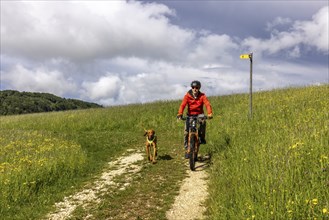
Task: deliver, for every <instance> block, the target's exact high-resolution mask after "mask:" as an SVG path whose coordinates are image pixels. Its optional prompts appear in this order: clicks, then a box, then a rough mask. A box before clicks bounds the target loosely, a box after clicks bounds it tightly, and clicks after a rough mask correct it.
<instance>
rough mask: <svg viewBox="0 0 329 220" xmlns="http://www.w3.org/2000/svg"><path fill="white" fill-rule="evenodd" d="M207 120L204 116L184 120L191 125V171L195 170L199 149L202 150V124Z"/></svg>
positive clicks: (188, 150) (189, 139) (189, 147)
mask: <svg viewBox="0 0 329 220" xmlns="http://www.w3.org/2000/svg"><path fill="white" fill-rule="evenodd" d="M206 119H207V116H205V115H203V114H200V115H193V116H187V117H186V118H183V120H188V123H189V130H188V132H189V136H188V148H187V153H188V155H189V159H190V169H191V170H192V171H193V170H195V161H196V160H197V157H198V153H199V148H200V141H199V139H200V137H199V129H200V123H201V122H202V121H204V120H206Z"/></svg>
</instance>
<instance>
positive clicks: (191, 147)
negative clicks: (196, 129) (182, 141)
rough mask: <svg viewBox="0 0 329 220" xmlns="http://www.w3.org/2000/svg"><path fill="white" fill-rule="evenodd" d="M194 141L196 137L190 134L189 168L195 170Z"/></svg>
mask: <svg viewBox="0 0 329 220" xmlns="http://www.w3.org/2000/svg"><path fill="white" fill-rule="evenodd" d="M196 141H197V138H196V136H195V134H192V135H191V137H190V155H189V156H190V169H191V170H192V171H194V170H195V161H196V158H195V157H196V155H195V148H196V147H197V146H196V144H197V143H196Z"/></svg>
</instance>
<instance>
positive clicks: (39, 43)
mask: <svg viewBox="0 0 329 220" xmlns="http://www.w3.org/2000/svg"><path fill="white" fill-rule="evenodd" d="M1 7H2V9H1V13H2V14H3V17H4V19H1V38H2V39H1V41H2V52H3V53H6V54H10V55H24V56H29V57H35V58H39V59H44V58H57V57H64V58H68V59H72V60H75V59H95V58H99V57H101V58H112V57H114V56H128V57H129V56H141V57H145V56H146V57H149V58H152V57H157V58H160V57H166V58H167V59H169V58H170V57H173V58H174V57H176V58H177V57H179V56H178V55H179V54H181V52H180V51H183V49H184V47H185V45H186V44H188V43H189V42H190V41H191V39H192V38H193V33H192V32H190V31H187V30H184V29H180V28H178V27H176V26H173V25H171V24H170V23H169V21H168V19H167V17H166V16H167V15H172V14H174V12H173V11H172V10H170V9H169V8H168V7H166V6H164V5H161V4H141V3H139V2H134V1H129V2H124V1H107V2H105V1H100V2H88V1H87V2H85V1H82V2H74V1H73V2H67V1H60V2H49V1H46V2H45V1H41V2H40V1H35V2H29V3H26V2H17V1H15V2H11V1H6V2H3V3H1ZM12 14H15V15H16V16H12ZM13 25H14V27H13Z"/></svg>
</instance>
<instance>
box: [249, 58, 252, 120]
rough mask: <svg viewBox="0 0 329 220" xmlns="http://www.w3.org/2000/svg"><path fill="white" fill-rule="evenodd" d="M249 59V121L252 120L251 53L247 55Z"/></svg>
mask: <svg viewBox="0 0 329 220" xmlns="http://www.w3.org/2000/svg"><path fill="white" fill-rule="evenodd" d="M249 59H250V85H249V93H250V94H249V96H250V97H249V119H252V53H250V54H249Z"/></svg>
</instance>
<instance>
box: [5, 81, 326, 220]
mask: <svg viewBox="0 0 329 220" xmlns="http://www.w3.org/2000/svg"><path fill="white" fill-rule="evenodd" d="M328 97H329V86H328V85H324V86H312V87H305V88H287V89H281V90H273V91H264V92H258V93H255V94H254V96H253V105H254V106H253V113H254V114H253V119H252V120H249V119H248V110H249V103H248V102H249V96H248V95H247V94H236V95H228V96H220V97H209V99H210V101H211V103H212V106H213V109H214V116H215V117H214V119H213V120H209V121H208V123H207V145H202V146H201V147H202V148H201V153H202V154H205V153H209V154H211V155H212V157H211V158H212V159H211V166H210V168H208V172H209V174H210V178H209V193H210V194H209V195H210V196H209V199H208V200H207V202H206V204H205V205H206V206H207V213H206V216H207V218H208V219H216V220H217V219H329V128H328V127H329V111H328V109H329V98H328ZM179 104H180V100H178V101H167V102H155V103H149V104H140V105H137V104H136V105H127V106H116V107H109V108H105V109H90V110H78V111H67V112H56V113H39V114H28V115H19V116H2V117H0V128H1V130H0V148H1V151H0V216H2V218H4V219H38V218H42V216H44V215H45V214H46V213H47V212H48V211H49V210H51V209H52V205H53V204H54V203H55V202H57V201H60V200H61V199H62V198H63V196H64V195H69V194H70V193H72V192H74V191H76V190H78V189H79V188H81V187H82V186H83V184H84V183H86V182H88V181H91V180H92V179H93V178H94V175H95V174H98V173H100V172H101V171H102V169H103V168H104V166H105V165H106V164H107V162H109V161H111V160H112V159H114V158H115V157H118V156H120V155H121V154H123V153H124V152H126V150H127V149H139V150H142V151H143V150H144V146H143V143H144V141H145V139H144V137H143V136H142V135H143V131H144V128H154V129H155V130H156V132H157V135H158V141H159V158H160V159H159V161H158V163H157V164H156V165H154V166H148V165H145V166H144V167H145V168H144V169H143V170H142V171H141V177H140V178H139V179H136V183H134V184H132V185H131V186H130V187H129V188H128V189H127V190H126V191H124V192H119V193H117V194H116V195H111V196H108V198H104V199H105V200H106V201H105V202H104V203H102V207H97V208H94V209H93V212H94V213H93V215H94V216H96V217H97V218H98V219H105V218H111V217H115V216H119V215H118V214H117V212H119V210H120V209H122V210H123V211H124V210H127V209H130V210H133V211H131V218H130V219H136V218H137V217H140V218H141V219H153V218H152V214H151V213H155V212H157V215H156V219H165V212H166V210H168V209H169V208H170V204H171V203H172V202H173V201H174V197H175V195H176V194H177V192H178V190H179V184H180V182H181V180H182V179H183V178H184V176H185V175H186V174H185V170H186V169H188V167H187V166H186V164H185V162H186V161H184V159H182V156H183V146H182V144H183V126H184V125H183V124H184V123H178V122H177V120H176V118H175V116H176V114H177V110H178V107H179ZM168 158H169V159H168ZM145 164H146V162H145ZM151 175H152V176H151ZM168 176H169V177H168ZM150 179H154V180H155V181H154V182H156V183H157V184H151V181H147V180H150ZM137 180H138V181H137ZM147 184H149V186H148V187H147V189H144V188H143V187H141V186H142V185H144V186H145V185H147ZM156 192H157V193H158V194H154V193H156ZM149 198H152V202H153V203H154V204H156V206H157V207H150V208H149V209H147V208H145V207H143V210H141V208H140V207H137V206H136V208H134V207H132V206H131V205H130V204H129V203H127V202H126V201H131V200H134V201H135V203H136V204H139V203H138V202H140V204H141V205H140V206H142V205H143V204H144V203H145V200H147V199H149ZM80 211H81V210H80ZM136 213H138V215H137V214H136ZM76 215H77V216H76V218H77V219H80V218H83V216H84V213H83V211H81V212H80V213H76Z"/></svg>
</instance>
